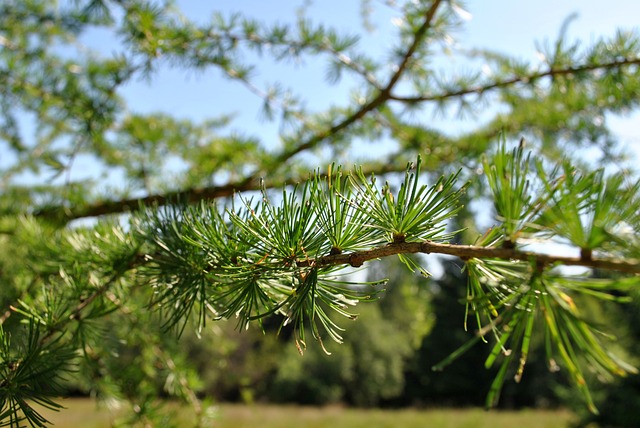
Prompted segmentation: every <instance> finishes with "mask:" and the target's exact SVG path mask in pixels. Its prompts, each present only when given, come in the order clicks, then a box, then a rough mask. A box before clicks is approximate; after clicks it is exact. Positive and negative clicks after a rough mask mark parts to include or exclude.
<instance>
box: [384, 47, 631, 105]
mask: <svg viewBox="0 0 640 428" xmlns="http://www.w3.org/2000/svg"><path fill="white" fill-rule="evenodd" d="M634 64H635V65H638V64H640V58H625V59H621V60H617V61H611V62H606V63H598V64H586V65H580V66H576V67H567V68H551V69H549V70H547V71H541V72H538V73H534V74H528V75H525V76H516V77H513V78H511V79H506V80H501V81H498V82H492V83H487V84H484V85H478V86H474V87H472V88H466V89H460V90H459V91H454V92H446V93H443V94H438V95H421V96H416V97H402V96H396V95H393V94H391V95H390V96H389V99H390V100H393V101H400V102H405V103H417V102H425V101H443V100H446V99H449V98H459V97H462V96H465V95H470V94H482V93H484V92H487V91H490V90H493V89H499V88H505V87H508V86H512V85H515V84H517V83H531V82H533V81H535V80H539V79H542V78H544V77H555V76H566V75H571V74H576V73H584V72H588V71H596V70H603V69H612V68H618V67H624V66H627V65H634Z"/></svg>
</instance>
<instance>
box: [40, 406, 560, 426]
mask: <svg viewBox="0 0 640 428" xmlns="http://www.w3.org/2000/svg"><path fill="white" fill-rule="evenodd" d="M63 404H64V405H65V407H67V409H65V410H63V411H61V412H59V413H55V412H47V413H46V416H47V418H48V419H49V420H50V421H51V422H53V423H54V424H55V425H54V427H56V428H72V427H74V428H75V427H83V428H107V427H109V426H110V422H111V420H112V419H113V418H114V416H116V415H114V414H113V413H111V412H110V411H109V410H107V409H106V408H105V407H104V406H97V405H96V404H95V402H93V401H91V400H88V399H66V400H63ZM185 418H186V419H188V414H185ZM571 420H572V415H571V413H570V412H568V411H555V410H554V411H550V410H549V411H548V410H523V411H514V412H511V411H509V412H503V411H490V412H486V411H484V410H482V409H431V410H414V409H405V410H378V409H371V410H363V409H350V408H343V407H337V406H336V407H298V406H273V405H237V404H220V405H217V406H216V407H215V418H214V421H215V423H214V424H213V425H212V426H213V427H219V428H231V427H233V428H254V427H260V428H276V427H278V428H293V427H296V428H300V427H305V428H321V427H330V428H347V427H349V428H385V427H389V428H391V427H393V428H395V427H404V428H412V427H416V428H417V427H421V428H422V427H438V428H447V427H451V428H465V427H468V428H483V427H486V428H489V427H491V428H502V427H504V428H507V427H509V428H511V427H517V428H534V427H535V428H545V427H548V428H558V427H566V426H568V424H569V423H570V422H571Z"/></svg>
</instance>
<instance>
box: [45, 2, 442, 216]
mask: <svg viewBox="0 0 640 428" xmlns="http://www.w3.org/2000/svg"><path fill="white" fill-rule="evenodd" d="M441 3H442V0H436V1H434V2H433V4H432V5H431V7H430V8H429V10H428V11H427V13H426V16H425V21H424V23H423V24H422V25H421V26H420V28H419V29H418V30H417V31H416V33H415V35H414V38H413V42H412V44H411V46H409V48H408V49H407V50H406V52H405V54H404V55H403V57H402V59H401V60H400V63H399V64H398V66H397V69H396V71H395V73H394V74H393V75H392V76H391V78H390V79H389V82H388V83H387V85H386V86H385V87H384V88H383V89H382V90H380V91H379V92H378V94H377V95H376V96H375V97H374V98H373V99H372V100H370V101H369V102H368V103H366V104H364V105H363V106H362V107H360V108H359V109H358V110H357V111H356V112H355V113H353V114H352V115H350V116H348V117H347V118H345V119H344V120H342V121H341V122H339V123H337V124H335V125H334V126H332V127H331V128H329V129H327V130H325V131H322V132H319V133H317V134H315V135H313V136H312V137H311V138H309V139H308V140H307V141H305V142H303V143H302V144H299V145H298V146H296V147H294V148H292V149H289V150H285V151H283V152H282V153H281V154H279V155H277V156H275V158H274V159H273V164H275V165H278V164H283V163H285V162H287V161H288V160H289V159H291V158H292V157H294V156H296V155H297V154H299V153H301V152H304V151H306V150H309V149H312V148H313V147H315V146H317V145H318V144H319V143H321V142H322V141H325V140H326V139H327V138H329V137H331V136H332V135H336V134H338V133H339V132H341V131H343V130H345V129H347V128H348V127H350V126H351V125H353V124H354V123H356V122H358V121H359V120H360V119H362V118H363V117H364V116H366V115H367V114H368V113H369V112H371V111H373V110H375V109H377V108H378V107H380V106H381V105H382V104H384V103H385V102H386V101H387V100H388V99H389V97H390V96H391V91H392V90H393V88H394V86H395V85H396V84H397V83H398V81H399V80H400V77H401V76H402V74H403V73H404V71H405V70H406V68H407V65H408V64H409V61H410V60H411V57H412V56H413V55H414V54H415V52H416V50H417V49H418V46H419V45H420V43H422V41H423V39H424V37H425V36H426V34H427V32H428V30H429V28H430V27H431V23H432V21H433V18H434V16H435V14H436V11H437V9H438V7H439V6H440V4H441ZM270 163H271V162H270ZM259 175H260V171H257V172H255V173H253V174H252V175H250V176H248V177H247V178H245V179H243V180H242V181H238V182H234V183H228V184H226V185H223V186H212V187H204V188H200V189H188V190H183V191H175V192H168V193H163V194H154V195H148V196H146V197H142V198H130V199H124V200H118V201H108V202H100V203H97V204H95V205H90V206H87V207H83V208H80V209H75V210H70V209H64V210H61V209H60V208H53V209H47V210H43V211H41V212H40V213H39V214H40V215H41V216H45V217H53V218H55V217H56V216H60V217H62V218H60V220H63V221H71V220H75V219H79V218H86V217H97V216H101V215H106V214H118V213H123V212H127V211H135V210H137V209H138V208H139V207H140V206H141V205H142V206H149V205H154V204H157V205H163V204H166V203H168V202H170V201H176V200H180V201H181V202H184V203H194V202H198V201H201V200H206V199H216V198H224V197H228V196H231V195H233V193H234V192H244V191H250V190H257V189H259V187H260V179H259ZM270 184H271V185H272V186H277V185H281V184H284V183H283V182H277V183H276V182H272V183H270Z"/></svg>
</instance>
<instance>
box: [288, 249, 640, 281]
mask: <svg viewBox="0 0 640 428" xmlns="http://www.w3.org/2000/svg"><path fill="white" fill-rule="evenodd" d="M415 253H424V254H447V255H451V256H457V257H459V258H461V259H464V260H468V259H472V258H479V259H492V258H493V259H503V260H519V261H528V262H535V263H536V264H537V265H538V266H548V265H553V264H562V265H567V266H584V267H590V268H598V269H607V270H611V271H618V272H625V273H636V274H638V273H640V261H638V260H626V261H620V260H611V259H596V258H593V257H592V256H586V255H585V254H582V255H581V256H580V257H567V256H554V255H548V254H540V253H534V252H530V251H522V250H518V249H515V248H492V247H478V246H474V245H455V244H442V243H437V242H431V241H426V242H393V243H389V244H387V245H384V246H381V247H376V248H372V249H370V250H365V251H356V252H352V253H344V254H333V255H328V256H324V257H319V258H317V259H310V260H300V261H298V266H300V267H304V266H316V267H322V266H332V265H350V266H353V267H359V266H362V265H363V264H364V263H365V262H367V261H369V260H374V259H379V258H382V257H388V256H393V255H397V254H415Z"/></svg>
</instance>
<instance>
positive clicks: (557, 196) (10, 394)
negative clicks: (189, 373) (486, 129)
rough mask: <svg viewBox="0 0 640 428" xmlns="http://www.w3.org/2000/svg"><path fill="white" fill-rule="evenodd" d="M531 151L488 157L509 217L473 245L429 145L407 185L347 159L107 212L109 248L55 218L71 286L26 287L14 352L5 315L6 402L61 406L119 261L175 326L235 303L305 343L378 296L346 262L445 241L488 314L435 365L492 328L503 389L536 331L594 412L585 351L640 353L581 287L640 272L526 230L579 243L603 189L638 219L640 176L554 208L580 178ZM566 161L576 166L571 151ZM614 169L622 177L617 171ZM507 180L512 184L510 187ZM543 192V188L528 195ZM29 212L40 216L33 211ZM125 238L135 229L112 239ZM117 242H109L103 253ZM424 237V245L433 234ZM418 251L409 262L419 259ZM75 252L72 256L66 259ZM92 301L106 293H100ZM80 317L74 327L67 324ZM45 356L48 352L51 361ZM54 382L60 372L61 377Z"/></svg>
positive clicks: (606, 357)
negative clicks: (20, 341)
mask: <svg viewBox="0 0 640 428" xmlns="http://www.w3.org/2000/svg"><path fill="white" fill-rule="evenodd" d="M528 159H529V157H528V156H524V154H523V150H522V147H519V148H516V149H514V150H513V151H507V150H506V148H505V147H504V146H502V147H501V148H500V149H499V150H498V151H497V153H495V154H494V155H493V156H491V157H487V158H486V159H485V167H487V175H486V176H487V179H488V181H489V185H490V187H491V189H492V190H493V191H494V192H496V194H495V195H494V196H495V197H496V207H497V216H498V219H499V220H500V222H499V226H497V227H495V228H493V229H492V230H491V231H489V232H488V233H487V234H486V235H485V236H484V237H483V238H482V239H480V241H479V242H478V245H475V246H450V245H449V244H446V242H445V241H446V240H447V239H449V238H451V237H453V236H455V233H448V232H446V220H447V219H449V218H451V217H452V216H453V215H455V213H456V211H457V210H458V209H460V202H459V200H458V198H459V197H460V195H461V194H462V192H463V191H464V189H465V187H466V186H462V187H457V184H456V178H457V174H454V175H452V176H449V177H443V178H440V179H439V180H437V182H436V184H434V185H432V186H425V185H419V183H418V178H419V176H420V174H421V171H420V164H421V160H420V158H418V160H417V162H416V164H415V167H414V166H413V165H411V164H410V165H409V166H408V167H407V171H406V174H405V180H404V181H403V182H402V183H401V184H400V186H399V189H398V190H397V192H394V191H393V190H392V187H391V186H390V185H389V184H386V185H385V186H384V187H383V188H382V189H379V188H377V186H376V184H375V179H374V178H373V177H372V179H371V180H367V179H366V178H365V176H364V174H363V173H362V170H361V169H357V170H356V171H355V172H354V173H353V174H352V175H350V179H349V180H346V179H345V178H344V177H343V175H342V170H341V169H340V168H335V167H334V166H332V167H331V168H330V169H329V174H328V175H326V176H320V174H318V173H316V174H315V175H314V176H313V177H311V178H310V179H309V180H308V181H307V182H305V183H304V184H302V185H299V186H294V187H293V188H291V189H285V190H284V191H283V193H282V196H281V198H280V199H279V203H275V202H273V201H272V198H271V197H270V194H269V192H267V191H266V190H263V191H262V192H261V199H260V201H259V202H258V203H254V202H252V200H251V199H246V198H244V197H242V196H239V197H238V199H239V202H240V203H239V204H237V205H234V206H230V207H227V208H225V209H222V208H223V207H220V206H218V204H216V203H208V204H207V203H201V204H199V205H196V206H180V205H173V206H167V207H164V208H162V209H152V208H149V209H147V210H145V211H144V212H143V213H141V214H139V215H136V216H134V219H133V222H132V226H131V227H130V229H129V230H128V231H126V232H125V231H124V230H123V229H122V228H121V227H120V226H117V225H113V224H111V225H110V224H108V223H105V224H103V225H102V227H101V228H99V230H101V232H100V233H101V234H99V235H95V236H97V237H98V238H99V241H102V242H103V243H105V244H106V245H107V247H103V248H100V249H98V248H95V249H91V248H90V247H88V246H87V245H89V243H90V241H88V240H87V235H86V233H87V232H85V231H83V230H81V229H80V230H77V231H66V232H65V231H58V232H56V233H55V234H54V235H53V237H54V242H58V243H64V242H66V243H67V244H66V247H65V248H64V252H61V253H58V257H64V258H63V259H59V260H57V263H59V264H60V265H61V266H62V268H61V269H60V270H59V271H58V273H57V274H56V273H55V272H53V271H51V272H50V273H49V275H50V276H51V278H52V280H53V281H57V282H59V283H60V284H65V288H60V286H58V289H57V290H58V292H57V293H56V294H55V295H54V294H50V293H46V292H45V293H43V294H42V297H41V298H43V299H49V300H47V301H39V300H30V299H29V298H28V296H24V298H23V299H21V300H20V308H16V309H15V310H16V311H17V313H18V314H20V315H21V316H23V319H24V322H25V323H27V324H28V325H29V331H30V333H29V337H30V339H29V341H28V343H27V344H26V345H25V346H26V348H25V350H24V352H23V353H22V354H20V355H17V354H16V351H15V350H14V349H13V348H11V347H10V346H9V340H10V339H9V337H8V335H7V334H5V333H4V330H2V331H0V335H1V336H2V340H3V342H2V343H4V344H5V345H4V346H3V347H2V348H1V349H0V354H1V355H0V357H1V358H2V370H3V373H4V381H3V385H2V391H3V392H2V393H3V403H4V404H3V408H2V412H3V415H5V416H7V417H9V418H10V424H13V425H15V424H16V423H17V421H18V419H16V418H17V417H18V416H17V415H18V411H21V412H23V413H24V415H25V417H26V418H27V419H28V420H29V421H31V422H33V423H34V424H35V425H37V426H40V425H39V424H44V422H45V421H44V420H43V419H41V418H40V416H39V415H38V414H37V413H35V412H34V411H33V410H32V409H31V408H30V407H28V405H27V404H26V401H25V400H26V399H32V400H36V401H39V402H41V403H42V404H43V405H45V406H47V407H50V408H55V407H56V406H57V404H55V403H54V402H53V401H51V398H50V395H49V393H48V392H47V391H49V389H46V388H45V389H42V385H43V384H44V383H43V382H45V379H47V380H48V379H51V378H52V376H53V378H55V377H57V376H61V375H62V373H64V371H65V370H69V369H71V368H72V366H73V364H74V359H75V351H73V349H74V348H73V344H74V343H76V342H77V341H78V340H80V341H83V340H84V339H83V337H84V336H83V334H82V331H83V330H84V329H85V328H90V324H87V323H89V322H90V320H91V319H95V318H99V317H101V316H104V315H106V314H108V313H109V312H111V311H113V310H115V308H116V306H117V300H118V299H120V298H125V296H126V294H127V293H128V292H131V291H130V290H129V291H128V290H124V289H121V288H119V287H118V286H117V284H118V283H120V281H121V278H123V277H128V278H129V279H130V280H131V281H133V284H135V285H134V286H133V287H141V289H142V290H144V289H147V290H148V291H147V292H146V293H147V294H148V305H149V306H148V307H149V309H151V310H153V311H159V312H165V313H166V314H167V315H168V317H167V318H166V319H167V320H168V321H167V324H166V327H172V326H180V328H179V331H182V330H183V329H184V328H185V327H186V325H187V323H188V321H189V320H193V319H195V320H197V323H198V324H199V326H200V327H202V326H203V325H204V324H205V322H206V321H207V319H214V320H215V319H219V318H237V320H238V327H239V328H243V329H244V328H246V327H247V326H248V324H249V323H250V322H252V321H258V322H261V321H262V320H264V319H265V318H266V317H277V318H278V319H280V320H281V321H280V322H281V328H285V327H286V326H288V325H291V326H292V328H293V331H294V338H295V342H296V346H298V348H299V350H300V351H301V352H302V350H303V349H304V348H305V347H306V346H307V336H308V332H311V336H312V337H313V338H314V339H315V340H317V341H318V342H319V343H320V345H321V346H322V347H323V349H324V347H325V345H324V342H323V340H324V339H325V338H330V339H332V340H333V341H335V342H338V343H340V342H341V341H342V336H341V334H340V332H341V331H342V327H340V326H339V324H338V323H337V321H336V320H335V319H334V317H333V316H332V313H336V314H338V315H341V316H343V317H347V318H349V319H354V318H355V317H356V316H355V315H354V314H353V312H352V310H353V307H354V306H355V305H356V304H357V303H358V302H359V301H362V300H371V299H373V298H375V295H376V293H377V291H376V290H377V289H376V288H375V287H373V285H375V284H371V283H353V282H351V281H348V280H346V279H344V278H343V277H342V276H341V274H342V275H344V273H345V269H346V268H349V266H360V265H362V264H363V263H364V262H365V261H367V260H370V259H374V258H378V257H384V256H388V255H394V254H397V255H399V256H404V255H406V254H407V253H414V252H438V251H439V252H443V253H447V254H453V255H459V256H460V257H462V258H463V260H465V262H466V269H467V271H468V273H469V284H468V301H467V306H468V312H469V313H470V314H473V315H474V316H475V318H476V321H477V328H478V330H477V337H476V339H474V340H472V341H471V342H470V344H467V345H465V346H463V347H462V348H461V349H460V350H458V351H456V352H454V353H453V354H452V355H451V356H450V357H449V358H448V359H447V360H445V361H444V362H443V363H442V364H440V365H439V366H438V368H441V367H443V366H444V365H446V364H448V363H449V362H451V361H452V360H453V359H455V358H456V357H458V356H459V355H460V353H461V352H463V351H464V350H466V349H468V348H469V347H470V345H471V344H472V343H475V342H476V341H477V340H478V339H480V338H483V337H484V336H485V335H486V334H487V333H489V332H492V333H493V335H494V336H495V344H494V345H493V348H492V352H491V353H490V355H489V357H488V358H487V360H486V363H485V365H486V366H487V367H491V366H492V365H494V364H499V365H500V370H499V372H498V375H497V377H496V378H495V381H494V382H493V385H492V386H491V389H490V392H489V395H488V397H487V404H488V405H490V406H491V405H494V404H495V403H496V401H497V400H498V397H499V395H500V390H501V387H502V385H503V383H504V381H505V379H506V374H507V373H508V370H509V368H510V367H513V366H514V364H515V369H516V371H515V379H516V381H518V380H519V379H520V378H521V377H522V375H523V371H524V368H525V364H526V361H527V356H528V353H529V349H530V345H531V340H532V336H533V335H534V334H536V333H541V334H543V336H544V343H545V344H546V350H547V358H548V361H549V366H550V369H553V370H555V369H556V367H558V366H564V367H566V369H567V372H568V374H569V376H570V377H571V378H572V380H573V381H574V383H575V384H576V386H577V388H578V389H579V390H580V391H581V392H582V393H583V395H584V397H585V400H587V403H588V404H589V406H590V408H591V409H592V410H593V411H594V412H595V411H596V410H595V407H594V406H593V403H592V401H591V397H590V394H589V390H588V388H587V385H586V382H585V378H584V375H583V370H584V369H583V368H582V367H583V366H584V365H585V364H587V365H588V366H589V367H590V368H591V369H593V370H596V371H597V372H598V373H600V374H601V375H603V376H604V375H611V374H614V375H624V374H626V373H628V372H634V371H635V369H634V368H632V367H630V366H628V365H627V364H625V363H623V362H622V361H620V360H619V359H618V358H617V357H615V356H613V355H612V354H611V353H610V352H609V351H608V350H607V349H606V346H605V345H603V343H602V342H601V339H600V338H599V336H601V334H600V333H599V332H598V330H597V329H596V328H595V327H594V325H593V321H594V320H590V319H589V318H588V316H587V314H585V313H582V312H581V310H580V303H581V302H582V301H583V299H585V298H595V299H598V300H604V301H607V300H617V301H623V300H624V297H621V296H624V294H625V292H627V291H628V290H629V289H630V287H637V285H638V284H637V277H635V276H630V277H628V278H626V279H615V280H614V279H610V280H606V279H594V278H590V277H589V275H588V274H582V275H578V276H572V275H563V274H562V270H561V269H559V266H558V265H561V264H562V263H563V262H564V260H565V259H563V258H562V257H557V258H555V259H554V258H553V256H545V255H537V254H536V253H524V252H521V251H520V242H519V239H520V238H521V237H523V236H526V237H527V238H528V239H531V238H532V237H535V236H537V235H540V236H541V237H544V239H550V238H561V239H566V240H568V241H569V242H572V243H574V244H576V243H581V242H582V241H576V240H575V235H573V234H572V233H573V231H574V230H576V227H575V225H574V223H573V222H576V221H580V222H581V221H582V219H583V218H584V217H585V215H586V214H588V213H589V212H591V211H589V210H591V209H593V208H594V205H595V206H597V216H598V218H605V219H608V218H615V219H617V220H618V221H627V220H628V221H629V222H631V221H632V220H633V219H632V218H631V217H632V216H634V215H635V214H636V213H637V212H638V209H639V208H640V203H639V200H638V199H639V198H638V194H637V193H631V192H634V191H635V189H636V188H637V184H636V185H634V186H630V187H629V188H628V190H626V191H625V190H624V189H619V191H620V192H622V194H623V195H625V197H622V198H616V199H608V201H609V202H608V203H607V204H604V203H602V202H598V201H600V200H601V199H599V198H601V197H602V196H601V195H602V194H603V192H605V191H606V187H605V185H604V184H603V185H602V186H581V187H579V191H580V195H581V200H583V201H592V202H590V203H584V204H577V208H576V217H574V216H571V215H567V216H559V215H555V216H554V213H557V212H560V211H559V210H561V208H562V207H564V206H566V205H568V201H567V199H566V198H573V197H575V194H576V192H575V191H574V190H573V189H574V187H573V186H575V181H574V179H573V178H571V179H569V178H567V177H566V175H565V176H556V175H547V174H546V173H544V171H543V170H542V169H541V168H539V169H537V171H538V173H537V175H534V174H532V172H531V171H530V170H529V169H528V168H527V167H526V163H528V161H529V160H528ZM563 168H564V171H567V170H568V171H572V172H574V171H575V169H573V168H571V167H570V166H569V165H568V164H564V167H563ZM557 171H558V170H557V169H555V170H554V172H553V174H556V173H557ZM332 172H335V174H332ZM575 174H576V175H577V173H575ZM598 174H600V173H598ZM536 180H539V181H541V182H542V183H544V186H537V185H536V186H535V187H539V188H545V186H547V187H546V189H547V191H548V190H549V189H548V186H549V185H550V184H549V183H554V184H553V186H554V189H553V190H554V191H553V192H552V193H550V194H551V196H552V197H550V198H546V200H545V201H544V203H542V202H539V201H540V196H539V195H530V194H528V193H527V192H528V191H529V190H530V189H531V187H532V186H530V183H531V182H534V181H536ZM611 182H617V181H615V180H614V179H609V180H608V181H607V183H611ZM567 186H570V187H569V188H567ZM502 193H504V194H506V195H509V197H501V194H502ZM563 195H564V196H563ZM532 200H533V201H537V202H536V203H534V204H531V203H530V202H529V201H532ZM616 201H618V202H616ZM620 204H623V205H620ZM630 205H631V207H630ZM533 207H534V208H533ZM604 210H606V212H604ZM595 215H596V214H594V216H595ZM628 216H629V217H628ZM550 218H553V220H554V221H553V222H550V221H549V219H550ZM580 224H582V223H580ZM591 224H593V222H592V223H591ZM629 224H631V223H629ZM598 225H600V226H599V228H600V229H599V230H601V231H603V233H608V232H609V230H608V229H609V227H615V224H612V223H602V222H598ZM25 228H27V229H28V228H29V223H28V222H26V223H25ZM96 233H98V232H96ZM122 243H126V245H125V246H121V245H117V244H122ZM590 243H591V244H593V245H592V246H590V247H588V248H589V249H590V250H594V251H596V252H597V255H598V260H606V259H607V258H612V259H613V258H616V257H617V255H618V254H619V253H620V252H623V253H629V254H637V253H638V248H636V247H634V246H633V244H632V243H630V242H627V243H626V245H627V247H628V248H627V251H626V252H625V251H623V249H622V246H623V245H625V243H623V242H621V241H619V240H613V241H610V240H604V239H600V240H598V241H593V240H592V241H590ZM109 245H110V246H112V248H113V250H112V252H111V253H104V248H108V246H109ZM422 245H428V246H429V247H428V248H429V250H427V247H422ZM610 248H612V249H613V250H610ZM94 251H101V252H102V255H108V259H107V260H112V262H111V263H109V262H107V263H103V264H100V263H98V261H99V260H100V259H96V263H95V264H93V265H92V266H90V267H89V268H90V269H92V272H93V273H92V275H93V276H96V275H98V276H100V277H104V278H108V280H107V281H106V282H104V283H102V284H101V282H100V281H97V280H96V281H95V288H94V291H93V293H92V294H91V295H89V296H85V297H84V298H83V299H81V300H80V302H81V303H80V304H77V303H75V304H74V303H73V302H77V301H78V300H77V299H78V297H77V295H76V294H75V292H74V290H78V287H77V286H76V285H74V281H77V280H79V279H80V278H82V276H83V268H82V267H80V266H78V265H77V264H76V263H75V262H74V260H75V258H76V257H78V252H85V253H88V254H92V253H93V252H94ZM465 251H471V252H472V253H468V252H465ZM496 251H498V252H496ZM499 251H509V253H500V252H499ZM469 254H471V255H469ZM505 254H506V255H505ZM514 259H519V260H520V261H518V260H514ZM598 260H595V259H594V258H593V257H591V255H589V257H584V254H583V258H581V259H576V260H574V261H576V263H574V264H583V265H585V266H587V267H588V266H597V265H595V264H593V263H597V262H598ZM413 263H414V264H411V265H409V268H410V269H411V270H414V267H415V262H413ZM74 266H75V269H76V270H75V271H73V270H71V269H73V267H74ZM621 266H622V270H630V271H635V272H637V270H638V266H637V262H635V261H633V262H631V261H629V262H627V263H626V264H623V265H621ZM65 269H69V271H67V270H65ZM84 269H87V267H85V268H84ZM421 270H422V271H423V272H425V271H424V270H423V269H421ZM134 273H135V275H134V276H132V275H131V274H134ZM56 277H57V279H56ZM74 278H77V279H74ZM90 280H91V279H90ZM65 290H66V291H65ZM119 295H120V296H121V297H118V296H119ZM105 297H107V298H106V299H105ZM94 301H95V305H90V303H92V302H94ZM87 302H88V303H87ZM45 308H49V310H45ZM74 324H77V328H76V329H75V330H74V328H73V325H74ZM539 324H541V327H540V328H538V329H536V326H538V325H539ZM84 325H86V327H83V326H84ZM69 329H71V331H75V333H71V334H69V333H64V331H68V330H69ZM82 349H85V350H86V349H87V347H86V346H85V347H83V348H82ZM45 356H47V357H46V358H48V360H47V361H48V363H47V364H46V365H44V366H42V365H41V364H40V362H41V361H42V359H43V358H45ZM556 361H558V362H556ZM50 385H51V387H52V388H53V386H54V385H55V384H50ZM12 418H13V419H12Z"/></svg>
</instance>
